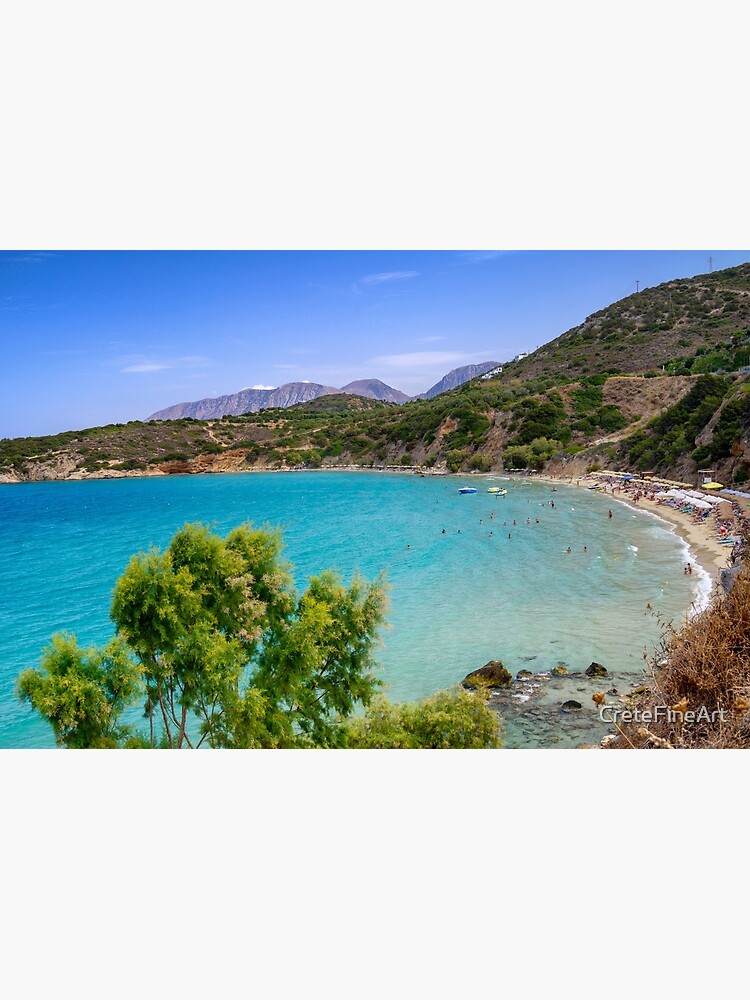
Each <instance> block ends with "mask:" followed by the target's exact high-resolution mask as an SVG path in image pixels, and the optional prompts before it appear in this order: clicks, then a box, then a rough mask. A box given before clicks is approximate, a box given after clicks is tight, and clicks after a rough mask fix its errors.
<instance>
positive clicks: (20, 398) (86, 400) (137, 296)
mask: <svg viewBox="0 0 750 1000" xmlns="http://www.w3.org/2000/svg"><path fill="white" fill-rule="evenodd" d="M709 257H711V258H712V264H711V265H710V266H712V267H713V269H714V270H716V269H719V268H723V267H729V266H731V265H733V264H736V263H740V262H745V261H748V260H750V251H737V250H733V251H721V250H714V251H712V250H675V251H658V250H646V251H584V250H574V251H564V250H555V251H533V250H523V251H494V250H492V251H488V250H480V251H453V250H450V251H448V250H446V251H442V250H424V251H409V250H399V251H387V250H378V251H364V250H355V251H325V250H322V251H305V250H295V251H235V250H229V251H189V250H182V251H151V250H147V251H60V250H54V251H30V250H23V251H13V250H3V251H0V336H2V353H3V364H2V384H1V385H0V389H1V390H2V392H1V395H0V399H1V400H2V402H1V403H0V437H18V436H26V435H36V434H49V433H56V432H58V431H62V430H69V429H76V428H83V427H90V426H94V425H97V424H105V423H113V422H125V421H128V420H136V419H144V418H145V417H147V416H149V415H150V414H151V413H153V412H154V411H155V410H158V409H161V408H163V407H166V406H169V405H171V404H173V403H178V402H182V401H185V400H194V399H200V398H203V397H206V396H217V395H223V394H225V393H231V392H236V391H237V390H239V389H242V388H244V387H246V386H259V387H260V386H263V387H269V386H278V385H281V384H283V383H285V382H292V381H302V380H308V381H314V382H322V383H324V384H326V385H333V386H337V387H339V386H343V385H345V384H346V383H347V382H350V381H352V380H354V379H358V378H379V379H382V380H383V381H384V382H386V383H388V384H389V385H392V386H393V387H394V388H396V389H401V390H402V391H403V392H406V393H408V394H410V395H413V394H416V393H419V392H423V391H424V390H425V389H428V388H429V387H430V386H431V385H433V384H434V383H435V382H436V381H437V380H438V379H439V378H440V377H441V376H442V375H444V374H445V373H446V372H448V371H450V370H451V369H452V368H456V367H458V366H461V365H465V364H472V363H475V362H479V361H487V360H494V361H505V360H507V359H508V358H510V357H512V356H513V355H515V354H517V353H518V352H519V351H531V350H534V349H535V348H536V347H538V346H540V345H541V344H543V343H545V342H547V341H549V340H552V339H553V338H554V337H557V336H558V335H559V334H561V333H563V332H564V331H565V330H567V329H569V328H570V327H571V326H575V325H576V324H578V323H580V322H581V321H582V320H583V319H585V317H586V316H588V315H589V314H590V313H592V312H594V311H596V310H597V309H601V308H603V307H605V306H607V305H609V304H610V303H611V302H614V301H616V300H617V299H620V298H623V297H624V296H626V295H629V294H631V293H632V292H634V291H635V290H636V287H637V286H636V283H638V285H639V287H640V288H641V289H643V288H646V287H649V286H653V285H656V284H659V283H660V282H663V281H667V280H669V279H671V278H678V277H687V276H692V275H695V274H700V273H704V272H705V271H707V270H708V269H709Z"/></svg>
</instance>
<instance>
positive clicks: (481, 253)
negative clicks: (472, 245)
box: [458, 250, 515, 264]
mask: <svg viewBox="0 0 750 1000" xmlns="http://www.w3.org/2000/svg"><path fill="white" fill-rule="evenodd" d="M509 253H515V250H459V251H458V256H459V258H460V260H462V261H465V262H466V263H467V264H481V263H482V262H483V261H486V260H494V259H495V258H496V257H504V256H505V255H506V254H509Z"/></svg>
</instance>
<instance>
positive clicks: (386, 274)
mask: <svg viewBox="0 0 750 1000" xmlns="http://www.w3.org/2000/svg"><path fill="white" fill-rule="evenodd" d="M418 275H419V271H383V272H381V273H380V274H368V275H365V277H364V278H360V279H359V283H360V284H361V285H384V284H386V283H388V282H391V281H408V280H409V279H410V278H416V277H418Z"/></svg>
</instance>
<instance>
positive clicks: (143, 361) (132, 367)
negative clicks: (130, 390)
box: [114, 354, 216, 375]
mask: <svg viewBox="0 0 750 1000" xmlns="http://www.w3.org/2000/svg"><path fill="white" fill-rule="evenodd" d="M114 364H116V365H118V366H121V367H120V372H121V373H122V374H124V375H133V374H136V375H142V374H145V373H148V372H163V371H171V370H180V371H186V370H187V371H190V370H193V371H195V370H196V369H203V368H207V367H210V366H212V365H215V364H216V362H215V361H213V360H212V359H211V358H207V357H204V356H203V355H201V354H183V355H181V356H180V357H178V358H169V357H166V358H165V357H164V356H161V357H160V356H159V355H158V354H157V355H156V356H154V355H153V354H152V355H148V354H125V355H120V357H119V358H116V359H115V361H114Z"/></svg>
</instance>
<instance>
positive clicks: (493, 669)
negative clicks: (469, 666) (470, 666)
mask: <svg viewBox="0 0 750 1000" xmlns="http://www.w3.org/2000/svg"><path fill="white" fill-rule="evenodd" d="M512 680H513V675H512V674H511V673H510V672H509V671H508V670H506V669H505V667H504V666H503V665H502V663H501V662H500V660H490V661H489V663H485V665H484V666H483V667H479V668H478V669H477V670H472V671H471V673H470V674H467V675H466V677H464V679H463V680H462V681H461V684H462V686H463V687H465V688H468V689H469V690H470V691H474V690H476V689H477V688H500V687H504V686H505V685H506V684H509V683H510V682H511V681H512Z"/></svg>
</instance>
